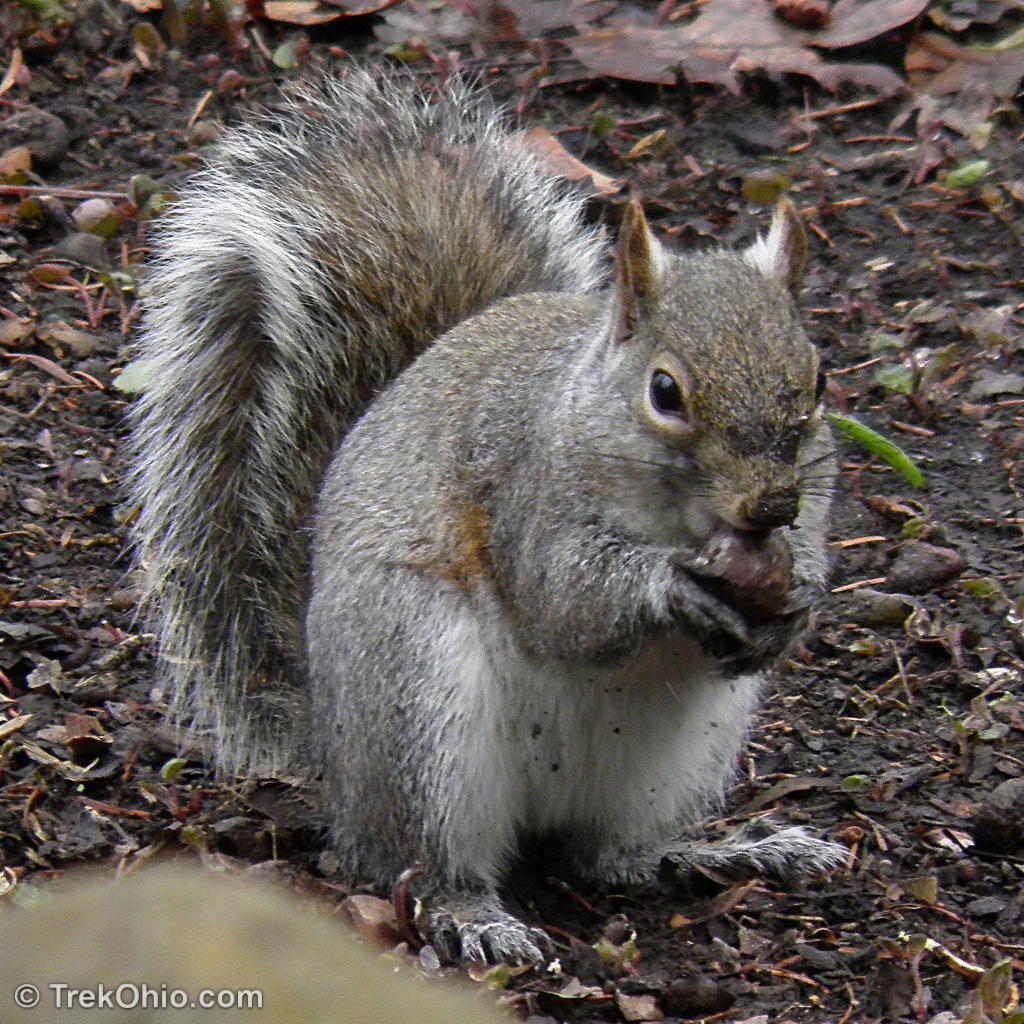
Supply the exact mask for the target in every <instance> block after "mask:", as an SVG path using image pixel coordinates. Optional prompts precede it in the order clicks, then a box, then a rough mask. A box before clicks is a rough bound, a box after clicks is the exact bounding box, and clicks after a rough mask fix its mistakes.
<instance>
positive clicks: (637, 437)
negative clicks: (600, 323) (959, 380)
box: [599, 200, 828, 545]
mask: <svg viewBox="0 0 1024 1024" xmlns="http://www.w3.org/2000/svg"><path fill="white" fill-rule="evenodd" d="M806 250H807V243H806V236H805V234H804V231H803V227H802V226H801V224H800V221H799V219H798V217H797V215H796V212H795V211H794V209H793V207H792V204H791V203H789V202H788V201H787V200H783V201H782V202H781V203H780V204H779V206H778V208H777V209H776V211H775V216H774V219H773V221H772V226H771V230H770V231H769V234H768V236H767V238H765V239H759V240H758V241H757V242H756V243H755V244H754V245H753V246H751V247H750V248H749V249H747V250H745V251H741V252H731V251H724V250H718V251H711V252H704V253H699V254H692V255H674V254H672V253H669V252H668V251H666V250H665V249H664V248H663V247H662V246H661V245H660V243H659V242H658V241H657V240H656V239H655V238H654V236H653V235H652V234H651V231H650V229H649V228H648V226H647V221H646V220H645V218H644V215H643V211H642V210H641V208H640V206H639V204H637V203H635V202H631V203H630V204H629V205H628V206H627V208H626V213H625V216H624V218H623V222H622V228H621V231H620V236H619V247H618V254H617V274H616V283H615V285H614V288H613V289H612V296H611V302H610V304H609V306H608V311H607V314H606V319H605V324H604V330H603V332H602V338H601V341H600V348H601V355H600V357H599V362H600V363H601V369H600V371H599V373H600V374H601V375H602V376H603V377H604V379H605V380H606V382H610V383H611V384H612V385H613V387H612V393H613V394H614V395H615V396H616V399H617V400H620V401H621V402H622V403H623V404H625V405H627V406H628V407H629V414H628V415H626V417H625V422H626V423H627V424H628V428H627V429H626V430H625V431H624V432H623V433H622V435H621V436H618V437H610V436H608V435H605V436H603V437H602V438H600V447H601V448H602V449H603V450H604V449H607V448H608V446H609V445H611V446H612V447H618V448H620V449H621V450H620V451H619V452H618V456H619V458H620V459H621V460H622V464H624V463H625V462H626V461H629V462H631V463H632V465H631V467H630V470H629V472H628V473H624V474H623V475H622V478H623V481H624V482H625V481H627V480H628V479H629V478H630V476H632V479H633V482H634V485H635V479H636V475H635V474H636V467H637V465H638V464H640V465H644V466H646V467H647V471H648V472H649V474H650V482H651V485H652V486H651V487H650V488H646V487H645V488H642V489H643V490H646V491H647V493H645V494H637V495H636V496H635V503H634V502H632V501H630V500H629V499H628V498H626V501H625V504H626V505H627V506H630V505H632V506H633V507H632V508H628V507H627V508H626V509H624V511H625V512H626V515H627V516H635V518H634V520H633V521H634V523H635V524H636V525H637V526H638V527H639V528H640V529H641V530H643V532H644V533H645V534H646V535H647V536H648V537H649V538H650V539H651V540H653V541H658V542H662V543H666V544H671V545H677V544H694V543H697V544H699V543H701V542H703V541H705V540H706V539H707V538H708V537H709V536H711V535H712V534H713V533H715V532H716V531H720V530H722V529H723V528H724V529H729V530H736V531H744V532H750V533H752V534H761V535H764V534H767V533H768V532H770V531H772V530H776V529H778V528H782V527H789V526H792V525H794V524H795V523H796V522H797V520H798V517H799V515H800V511H801V505H802V503H803V502H804V500H805V498H807V497H808V496H809V495H811V494H813V493H814V492H815V480H816V479H820V480H821V481H822V482H821V484H820V486H819V487H818V488H817V491H818V493H823V492H824V491H825V490H826V488H827V483H826V482H825V478H826V477H827V476H828V473H827V471H825V470H823V471H822V473H821V474H816V472H815V466H814V461H815V460H816V459H818V458H819V457H820V456H821V455H822V450H823V445H822V438H823V436H824V427H823V423H822V415H821V410H820V403H821V397H822V390H823V378H822V377H821V375H820V373H819V368H818V357H817V353H816V352H815V350H814V348H813V346H812V345H811V344H810V342H809V341H808V340H807V338H806V336H805V335H804V332H803V330H802V328H801V326H800V323H799V319H798V316H797V311H796V306H795V303H794V295H795V293H796V291H797V290H798V289H799V286H800V280H801V276H802V272H803V267H804V262H805V258H806ZM624 411H625V410H624ZM605 454H606V455H610V456H612V462H611V464H610V465H608V470H609V472H610V473H611V475H612V477H615V476H617V475H618V474H616V472H615V469H614V468H613V467H614V463H615V461H616V459H615V454H614V453H613V452H612V451H605ZM609 486H610V487H612V488H614V481H613V480H610V481H609ZM614 489H615V490H616V491H617V495H616V496H617V498H618V499H622V498H623V493H622V491H621V490H620V489H619V488H614ZM617 503H618V502H617Z"/></svg>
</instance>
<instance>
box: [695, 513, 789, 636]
mask: <svg viewBox="0 0 1024 1024" xmlns="http://www.w3.org/2000/svg"><path fill="white" fill-rule="evenodd" d="M689 569H690V571H691V572H693V573H694V574H695V575H697V576H699V577H700V578H701V581H702V583H703V585H704V586H705V587H706V588H707V589H708V590H709V591H711V593H712V594H714V595H715V596H716V597H718V598H720V599H721V600H723V601H724V602H725V603H726V604H728V605H730V606H731V607H733V608H735V609H736V611H738V612H739V613H740V614H741V615H742V616H743V617H744V618H745V619H747V620H748V621H749V622H759V621H763V620H764V619H769V618H771V617H772V616H773V615H778V614H779V613H780V612H781V611H782V610H783V608H784V606H785V604H786V598H787V597H788V595H789V591H790V588H791V587H792V585H793V556H792V553H791V552H790V549H789V545H788V544H787V543H786V541H785V540H784V539H783V537H782V536H781V534H780V533H779V532H778V531H776V532H773V533H769V534H767V535H766V536H765V535H762V534H755V533H750V532H744V531H742V530H728V531H722V532H720V533H716V534H714V535H713V536H712V537H711V539H710V540H709V541H708V543H707V544H706V545H705V546H704V548H703V550H702V551H701V553H700V554H699V555H698V556H697V558H696V559H695V560H694V561H693V562H692V563H691V564H690V565H689Z"/></svg>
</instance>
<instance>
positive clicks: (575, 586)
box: [130, 69, 845, 961]
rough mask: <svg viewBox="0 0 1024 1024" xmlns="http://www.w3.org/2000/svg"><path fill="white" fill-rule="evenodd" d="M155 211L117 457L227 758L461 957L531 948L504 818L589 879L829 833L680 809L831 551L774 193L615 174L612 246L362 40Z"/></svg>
mask: <svg viewBox="0 0 1024 1024" xmlns="http://www.w3.org/2000/svg"><path fill="white" fill-rule="evenodd" d="M155 248H156V256H155V259H154V263H153V270H152V277H151V281H150V284H149V285H148V293H149V294H148V302H147V309H146V313H145V319H144V324H143V330H142V334H141V340H140V345H139V350H140V352H139V354H140V357H141V358H143V359H145V360H147V361H148V366H149V371H150V378H151V382H150V384H149V386H148V389H147V391H146V392H145V394H144V395H143V396H142V397H141V399H140V400H139V402H138V403H137V405H136V407H135V409H134V412H133V417H134V419H133V429H132V438H131V442H130V445H131V456H130V457H131V459H132V465H133V466H134V471H133V475H132V477H131V480H130V493H131V497H132V500H133V502H134V503H136V504H137V506H138V508H139V516H138V521H137V529H136V537H137V542H138V548H139V553H140V559H141V563H142V564H143V566H144V567H145V569H146V571H147V573H148V575H149V579H150V581H151V601H152V604H153V608H154V614H155V620H156V622H157V624H158V629H159V641H160V646H161V650H162V654H163V662H162V663H163V666H164V671H165V676H166V681H167V684H168V691H169V693H170V695H171V703H172V713H173V715H174V717H175V718H176V720H177V721H179V722H187V723H190V724H193V725H195V726H196V727H197V728H200V729H202V730H204V731H205V732H206V733H207V734H208V735H210V736H211V737H212V743H213V747H214V750H215V757H216V760H217V763H218V764H219V765H220V766H221V767H222V768H223V769H226V770H229V771H248V772H273V771H282V770H291V771H296V770H297V771H299V772H301V773H302V774H303V775H304V777H306V778H307V779H310V780H315V782H316V784H317V785H318V787H319V794H320V796H319V799H320V802H321V805H322V808H323V811H324V815H325V819H326V821H327V822H328V823H329V826H330V828H331V835H332V838H333V843H334V846H335V848H336V850H337V852H338V855H339V857H340V860H341V864H342V866H343V868H344V870H345V871H346V872H347V873H348V874H349V875H351V877H352V878H353V879H357V880H360V881H369V882H372V883H375V884H378V885H381V886H388V885H390V884H392V883H393V882H394V880H395V878H396V877H397V876H398V875H399V874H400V873H401V872H402V871H403V870H404V869H407V868H409V867H410V866H412V865H413V864H416V863H418V864H420V865H422V867H423V870H424V878H423V886H424V893H425V895H426V896H427V897H428V898H429V906H430V908H431V909H430V911H429V915H428V917H427V923H426V931H427V933H428V937H429V938H431V939H432V941H434V943H435V944H436V945H437V946H438V948H439V949H440V950H441V951H442V952H443V953H444V954H445V955H447V956H451V957H461V958H463V959H465V960H496V961H503V960H504V961H530V960H535V959H538V958H540V957H541V956H542V955H543V950H544V948H545V940H544V936H543V935H542V934H541V933H539V932H538V931H536V930H534V929H531V928H529V927H527V926H526V925H525V924H523V923H522V922H520V921H519V920H518V919H517V918H515V917H514V916H512V915H511V914H509V913H508V912H507V911H506V910H505V909H504V908H503V905H502V903H501V901H500V898H499V895H498V890H499V887H500V885H501V882H502V879H503V876H504V875H505V873H506V871H507V869H508V868H509V866H510V865H511V864H512V863H513V861H514V859H515V856H516V852H517V850H519V849H520V848H521V846H522V844H523V843H524V842H526V841H528V840H536V839H540V840H542V841H544V842H546V843H547V844H548V846H549V848H550V849H552V850H558V851H560V853H561V857H562V861H563V863H565V864H567V865H568V867H569V868H570V869H572V870H574V871H576V872H578V873H579V874H580V875H581V876H584V877H589V878H593V879H597V880H601V881H603V882H607V883H615V884H618V883H624V882H636V881H642V880H645V879H651V878H652V877H654V876H655V875H656V874H657V873H658V872H659V870H661V871H664V870H666V869H674V870H675V872H676V873H677V874H678V875H679V876H680V877H683V878H685V877H687V876H690V875H692V874H693V873H694V872H697V871H700V870H701V869H702V868H710V869H712V870H714V871H719V872H721V873H723V874H725V875H730V876H737V877H742V876H744V875H754V874H757V873H761V872H766V873H770V874H773V875H776V876H782V877H784V878H785V877H790V876H797V875H800V874H815V873H818V872H821V871H823V870H828V869H831V868H834V867H836V866H838V865H839V864H840V863H841V861H842V860H843V859H844V858H843V854H844V852H845V851H844V849H843V848H841V847H839V846H837V845H834V844H831V843H828V842H826V841H823V840H820V839H817V838H814V837H812V836H810V835H809V834H807V833H806V832H805V831H804V830H802V829H799V828H785V829H775V828H772V827H770V826H767V825H764V824H763V823H759V825H758V827H756V828H752V829H748V830H746V831H743V830H741V832H740V833H739V834H737V835H736V836H734V837H732V838H730V839H729V840H726V841H724V842H721V843H711V842H707V841H702V840H701V839H700V838H699V837H698V836H697V835H696V834H695V831H696V830H698V829H699V825H700V822H701V820H702V819H703V818H704V817H705V816H706V815H707V814H708V812H709V811H710V810H712V809H714V808H715V807H716V806H717V805H718V804H719V803H720V801H721V799H722V797H723V792H724V789H725V787H726V786H727V785H728V784H729V782H730V780H731V779H732V778H733V775H734V771H735V767H736V763H737V759H738V754H739V752H740V750H741V748H742V745H743V743H744V739H745V735H746V732H747V729H748V723H749V720H750V718H751V714H752V712H753V711H754V710H755V709H756V707H757V706H758V702H759V698H760V694H761V692H762V687H763V681H764V676H765V672H766V670H767V669H768V668H770V667H771V665H772V664H773V663H774V662H775V661H777V660H778V659H779V657H780V656H781V655H782V654H784V653H785V652H786V651H787V650H788V649H789V648H790V647H791V646H792V645H793V643H794V642H795V641H796V640H797V639H798V638H799V636H800V635H801V633H802V632H803V630H804V628H805V625H806V622H807V619H808V612H809V609H810V608H811V606H812V604H813V603H814V602H815V601H816V600H817V598H818V596H819V594H820V593H821V590H822V585H823V581H824V578H825V572H826V560H825V528H826V519H827V513H828V506H829V500H830V490H831V483H832V477H833V475H834V465H833V461H832V454H831V453H832V445H831V441H830V438H829V435H828V430H827V427H826V425H825V424H824V421H823V417H822V413H821V409H820V399H821V390H822V386H821V380H822V377H821V374H820V372H819V367H818V358H817V355H816V353H815V350H814V348H813V347H812V346H811V344H810V343H809V342H808V341H807V339H806V337H805V335H804V332H803V330H802V329H801V326H800V324H799V321H798V317H797V312H796V307H795V304H794V301H793V296H794V293H795V292H796V291H797V290H798V288H799V284H800V279H801V274H802V270H803V266H804V262H805V254H806V240H805V235H804V232H803V229H802V227H801V225H800V223H799V220H798V218H797V216H796V214H795V212H794V210H793V208H792V206H791V205H790V204H789V203H788V202H786V201H783V202H782V203H780V205H779V207H778V209H777V210H776V212H775V215H774V218H773V220H772V224H771V228H770V231H769V233H768V235H767V238H764V239H760V240H758V241H756V242H755V243H754V244H753V245H752V246H751V247H750V248H748V249H746V250H745V251H741V252H732V251H727V250H713V251H707V252H702V253H697V254H688V255H687V254H683V255H676V254H673V253H670V252H669V251H667V250H666V249H665V248H663V247H662V245H661V244H660V243H659V242H658V241H657V240H656V239H655V238H654V236H653V234H652V233H651V231H650V229H649V228H648V225H647V222H646V220H645V218H644V214H643V212H642V210H641V208H640V206H639V205H638V204H637V203H636V202H635V201H631V202H629V203H628V204H627V205H626V206H625V207H624V215H623V219H622V223H621V227H620V230H619V237H618V244H617V247H616V248H615V251H614V254H613V260H612V261H609V259H608V256H609V254H608V247H607V245H606V242H605V240H604V236H603V234H602V233H601V232H600V231H596V230H594V229H591V228H588V227H586V226H585V224H584V220H583V200H582V199H581V198H579V197H578V196H575V195H573V194H571V193H570V191H569V190H568V188H567V187H566V186H564V185H563V184H562V183H559V182H558V181H556V180H555V179H554V178H553V177H552V175H551V174H550V172H548V171H547V170H546V169H545V168H544V167H543V165H542V163H541V161H540V160H539V159H538V158H537V157H536V156H534V155H532V154H531V153H530V152H528V151H527V149H526V148H525V146H524V143H523V142H522V140H521V138H520V137H519V136H518V135H517V134H516V133H515V132H513V131H512V130H511V129H510V128H509V127H508V126H507V124H506V121H505V118H504V117H503V116H502V114H501V112H500V111H498V110H496V109H495V107H494V105H493V103H492V102H491V101H490V100H489V99H488V98H487V96H486V94H484V93H483V91H482V90H481V89H479V88H477V87H473V86H467V85H464V84H458V83H453V84H449V85H448V86H447V87H446V88H445V89H444V90H442V94H441V95H440V96H439V97H437V98H435V99H434V100H433V101H431V100H428V99H427V98H424V97H423V96H422V95H420V94H418V93H417V92H416V90H415V89H413V88H412V86H411V84H410V82H409V81H408V80H407V79H405V78H402V77H400V76H396V75H393V74H380V73H374V72H370V71H367V70H362V69H354V70H350V71H349V72H348V73H347V74H344V75H341V74H339V75H335V76H330V77H327V78H326V79H325V80H324V81H323V82H320V83H316V84H312V85H306V86H303V87H301V88H300V89H299V90H298V91H297V92H295V93H294V94H293V95H292V96H291V98H290V99H288V100H286V101H285V102H284V104H283V106H282V107H281V108H279V109H278V110H277V112H268V113H264V114H263V115H261V116H259V117H257V118H253V119H250V120H249V121H248V122H246V123H244V124H243V125H241V126H240V127H237V128H234V129H232V130H230V131H228V132H227V133H226V136H225V137H224V139H223V140H222V142H221V143H220V144H219V146H218V148H217V151H216V153H215V155H214V156H213V158H212V160H211V162H210V163H209V166H208V167H206V169H205V170H203V171H202V172H200V173H199V174H198V175H197V177H196V178H195V180H194V181H193V182H192V183H191V184H190V185H188V186H187V187H186V188H185V189H184V190H183V192H182V194H181V197H180V200H179V201H178V202H177V203H176V204H175V206H174V208H173V210H172V212H171V213H170V214H169V215H168V216H167V218H166V223H165V224H164V225H163V226H162V227H161V228H160V230H159V232H158V237H157V242H156V247H155ZM609 262H613V263H614V269H613V272H612V274H611V283H607V282H606V279H608V278H609V274H608V268H607V267H606V264H607V263H609Z"/></svg>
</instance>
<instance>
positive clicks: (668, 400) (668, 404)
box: [651, 370, 685, 416]
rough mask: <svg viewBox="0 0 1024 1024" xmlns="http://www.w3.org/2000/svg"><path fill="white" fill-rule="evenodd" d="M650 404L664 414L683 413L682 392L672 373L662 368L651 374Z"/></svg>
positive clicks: (678, 414) (676, 414)
mask: <svg viewBox="0 0 1024 1024" xmlns="http://www.w3.org/2000/svg"><path fill="white" fill-rule="evenodd" d="M651 405H653V406H654V408H655V409H656V410H657V411H658V412H660V413H663V414H664V415H666V416H682V415H683V412H684V411H685V410H684V409H683V393H682V392H681V391H680V390H679V385H678V384H677V383H676V380H675V378H674V377H673V376H672V374H670V373H666V372H665V371H664V370H655V371H654V373H652V374H651Z"/></svg>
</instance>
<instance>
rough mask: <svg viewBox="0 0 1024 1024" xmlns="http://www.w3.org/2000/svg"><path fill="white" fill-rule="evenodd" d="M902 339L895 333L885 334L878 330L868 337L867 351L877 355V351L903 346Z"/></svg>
mask: <svg viewBox="0 0 1024 1024" xmlns="http://www.w3.org/2000/svg"><path fill="white" fill-rule="evenodd" d="M903 345H904V342H903V339H902V338H900V337H898V336H897V335H895V334H885V333H884V332H882V331H879V332H878V333H877V334H872V335H871V337H870V338H868V351H869V352H870V353H871V354H872V355H878V353H879V352H885V351H887V350H890V349H894V348H903Z"/></svg>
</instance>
